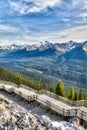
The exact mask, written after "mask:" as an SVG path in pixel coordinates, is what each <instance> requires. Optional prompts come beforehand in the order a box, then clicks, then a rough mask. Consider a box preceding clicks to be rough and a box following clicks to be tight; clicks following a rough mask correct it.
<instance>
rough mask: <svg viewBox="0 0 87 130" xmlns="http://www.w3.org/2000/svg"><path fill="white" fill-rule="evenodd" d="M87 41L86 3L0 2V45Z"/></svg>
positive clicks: (76, 0)
mask: <svg viewBox="0 0 87 130" xmlns="http://www.w3.org/2000/svg"><path fill="white" fill-rule="evenodd" d="M46 40H47V41H50V42H59V43H60V42H67V41H69V40H74V41H77V42H81V41H85V40H87V0H0V45H6V44H13V43H18V44H35V43H40V42H44V41H46Z"/></svg>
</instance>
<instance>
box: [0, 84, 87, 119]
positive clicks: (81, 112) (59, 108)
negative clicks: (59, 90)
mask: <svg viewBox="0 0 87 130" xmlns="http://www.w3.org/2000/svg"><path fill="white" fill-rule="evenodd" d="M0 89H2V90H5V91H7V92H9V93H12V92H14V93H15V94H17V95H19V96H21V97H23V98H24V99H26V100H28V101H34V100H36V101H37V102H39V103H40V104H43V105H44V106H46V107H48V108H50V109H51V110H53V111H55V112H57V113H58V114H61V115H62V116H65V117H74V116H77V117H79V118H80V119H83V120H85V121H87V108H86V107H83V106H80V107H74V106H70V105H67V104H65V103H63V102H61V101H59V100H56V99H54V98H51V97H49V96H47V95H46V94H43V93H42V94H39V93H36V92H34V91H33V90H27V89H25V88H17V87H15V86H13V85H7V84H0Z"/></svg>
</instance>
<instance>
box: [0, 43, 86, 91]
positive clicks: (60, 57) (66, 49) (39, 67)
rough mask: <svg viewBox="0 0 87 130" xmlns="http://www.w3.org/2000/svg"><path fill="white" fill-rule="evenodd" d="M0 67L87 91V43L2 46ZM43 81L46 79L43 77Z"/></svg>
mask: <svg viewBox="0 0 87 130" xmlns="http://www.w3.org/2000/svg"><path fill="white" fill-rule="evenodd" d="M0 59H1V60H0V65H1V66H4V67H6V68H8V69H11V70H13V71H14V70H15V71H19V72H20V73H22V74H25V75H27V76H30V75H31V73H32V75H33V76H35V74H36V73H40V76H35V77H36V78H37V77H38V78H41V75H50V76H53V77H54V79H55V78H57V79H62V80H64V81H65V82H69V83H72V84H75V85H77V86H80V87H83V88H87V75H86V74H87V41H85V42H81V43H77V42H73V41H69V42H67V43H61V44H60V43H50V42H48V41H45V43H40V44H35V45H28V44H25V45H17V44H12V45H9V46H7V45H6V46H0ZM42 80H43V78H42Z"/></svg>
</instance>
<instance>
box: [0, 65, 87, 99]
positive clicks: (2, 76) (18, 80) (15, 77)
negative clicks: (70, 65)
mask: <svg viewBox="0 0 87 130" xmlns="http://www.w3.org/2000/svg"><path fill="white" fill-rule="evenodd" d="M0 80H3V81H9V82H13V83H15V84H17V85H18V87H20V86H21V84H24V85H26V86H29V87H31V88H34V89H37V90H41V89H46V90H48V91H50V92H53V93H56V94H58V95H60V96H63V97H65V98H68V99H70V100H75V101H77V100H87V95H85V94H84V92H83V90H82V89H81V88H80V89H79V92H78V91H76V90H75V89H74V87H71V89H70V90H69V91H68V94H66V93H65V86H64V83H63V81H62V80H58V82H57V84H56V86H48V87H46V85H45V84H43V83H42V82H41V80H40V81H35V80H30V79H29V78H27V77H24V76H22V75H20V74H19V73H13V72H11V71H9V70H7V69H4V68H3V67H0Z"/></svg>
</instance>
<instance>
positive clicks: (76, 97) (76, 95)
mask: <svg viewBox="0 0 87 130" xmlns="http://www.w3.org/2000/svg"><path fill="white" fill-rule="evenodd" d="M74 100H75V101H77V100H78V94H77V92H75V95H74Z"/></svg>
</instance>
